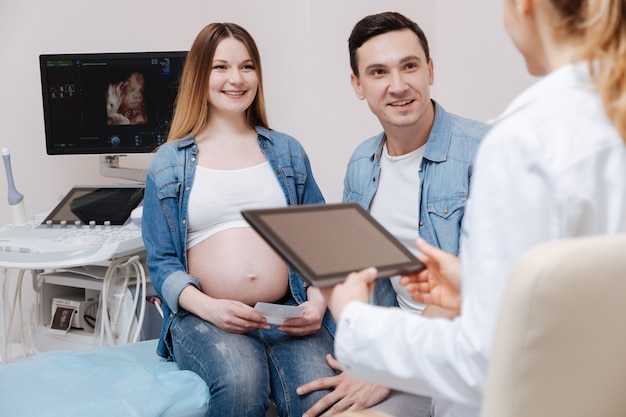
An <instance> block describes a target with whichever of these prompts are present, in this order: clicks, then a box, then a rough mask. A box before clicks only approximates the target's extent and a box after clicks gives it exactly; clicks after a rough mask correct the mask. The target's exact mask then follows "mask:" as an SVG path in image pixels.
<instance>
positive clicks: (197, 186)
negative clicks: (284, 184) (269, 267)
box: [187, 161, 287, 249]
mask: <svg viewBox="0 0 626 417" xmlns="http://www.w3.org/2000/svg"><path fill="white" fill-rule="evenodd" d="M286 205H287V200H286V199H285V194H284V193H283V190H282V188H281V186H280V183H279V182H278V179H277V178H276V175H275V174H274V171H273V170H272V167H271V166H270V163H269V162H268V161H265V162H263V163H262V164H259V165H256V166H253V167H249V168H243V169H233V170H217V169H210V168H204V167H201V166H197V167H196V173H195V177H194V182H193V187H192V188H191V193H190V194H189V210H188V219H187V226H188V231H187V249H189V248H191V247H192V246H194V245H197V244H198V243H200V242H202V241H203V240H205V239H207V238H209V237H211V236H213V235H214V234H216V233H218V232H221V231H222V230H226V229H232V228H235V227H250V226H249V224H248V222H246V221H245V220H244V218H243V217H242V216H241V210H244V209H252V208H255V209H256V208H267V207H285V206H286Z"/></svg>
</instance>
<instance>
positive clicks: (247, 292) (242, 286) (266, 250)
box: [187, 227, 289, 306]
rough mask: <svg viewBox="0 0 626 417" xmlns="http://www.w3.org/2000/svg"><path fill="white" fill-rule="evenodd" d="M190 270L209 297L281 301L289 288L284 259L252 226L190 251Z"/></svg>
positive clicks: (223, 234)
mask: <svg viewBox="0 0 626 417" xmlns="http://www.w3.org/2000/svg"><path fill="white" fill-rule="evenodd" d="M187 258H188V263H189V273H190V274H191V275H193V276H195V277H197V278H198V280H199V282H200V289H201V290H202V292H203V293H205V294H207V295H208V296H210V297H214V298H221V299H230V300H238V301H241V302H244V303H246V304H248V305H251V306H252V305H254V304H255V303H256V302H257V301H264V302H274V301H278V300H280V299H281V298H283V296H284V295H285V294H286V293H287V290H288V288H289V273H288V269H287V265H286V264H285V262H284V261H283V260H282V259H281V258H280V257H279V256H278V255H277V254H276V252H274V250H273V249H272V248H271V247H270V246H269V245H268V244H267V243H265V241H264V240H263V239H262V238H261V237H260V236H259V235H258V234H257V233H256V232H255V231H254V230H253V229H251V228H249V227H239V228H233V229H227V230H224V231H221V232H219V233H216V234H215V235H213V236H211V237H209V238H208V239H206V240H204V241H202V242H201V243H199V244H197V245H195V246H193V247H192V248H190V249H189V250H188V251H187Z"/></svg>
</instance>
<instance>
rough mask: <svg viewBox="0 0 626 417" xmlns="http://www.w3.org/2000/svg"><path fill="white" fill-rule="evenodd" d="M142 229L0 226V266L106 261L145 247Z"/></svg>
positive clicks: (40, 266) (33, 224)
mask: <svg viewBox="0 0 626 417" xmlns="http://www.w3.org/2000/svg"><path fill="white" fill-rule="evenodd" d="M143 249H144V247H143V239H142V237H141V229H140V228H139V227H138V226H137V225H135V224H133V223H131V224H128V225H124V226H103V225H97V226H85V225H82V226H74V225H71V226H70V225H68V226H65V227H61V226H59V225H54V226H51V227H50V226H47V225H42V224H40V223H37V222H31V223H26V224H25V225H20V226H15V225H6V226H3V227H1V228H0V267H4V268H19V269H45V268H61V267H72V266H79V265H88V264H93V263H98V262H104V261H108V260H111V259H115V258H120V257H122V256H128V255H132V254H136V253H139V252H141V251H143Z"/></svg>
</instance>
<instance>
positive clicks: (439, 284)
mask: <svg viewBox="0 0 626 417" xmlns="http://www.w3.org/2000/svg"><path fill="white" fill-rule="evenodd" d="M416 246H417V248H418V249H419V250H420V251H421V252H422V253H423V254H424V256H420V260H421V261H422V262H424V264H425V265H426V269H425V270H424V271H421V272H419V273H417V274H413V275H404V276H402V278H400V284H402V285H403V286H404V287H405V288H406V290H407V291H408V292H409V293H411V296H412V297H413V300H415V301H417V302H418V303H423V304H430V305H435V306H439V307H443V308H445V309H448V310H453V311H456V312H458V311H460V310H461V263H460V261H459V259H458V258H457V257H456V256H454V255H451V254H449V253H447V252H444V251H442V250H441V249H437V248H436V247H434V246H432V245H429V244H428V243H426V241H424V240H423V239H417V242H416Z"/></svg>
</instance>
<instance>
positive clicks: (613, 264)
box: [481, 235, 626, 417]
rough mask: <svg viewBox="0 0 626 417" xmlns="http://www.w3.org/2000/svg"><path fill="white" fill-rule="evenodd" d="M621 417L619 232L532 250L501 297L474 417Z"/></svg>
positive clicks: (624, 281) (625, 275) (622, 240)
mask: <svg viewBox="0 0 626 417" xmlns="http://www.w3.org/2000/svg"><path fill="white" fill-rule="evenodd" d="M541 416H549V417H577V416H581V417H583V416H584V417H590V416H598V417H613V416H622V417H623V416H626V235H615V236H592V237H585V238H577V239H570V240H562V241H556V242H551V243H547V244H542V245H539V246H537V247H535V248H532V249H531V250H529V251H528V252H527V253H525V254H524V255H523V256H522V257H521V258H520V260H519V262H518V263H517V265H516V267H515V269H514V272H513V274H512V277H511V282H510V284H509V288H508V290H507V293H506V296H505V298H504V304H503V308H502V313H501V317H500V322H499V324H498V327H497V331H496V336H495V344H494V348H493V354H492V359H491V363H490V367H489V371H488V378H487V384H486V388H485V396H484V399H483V407H482V412H481V417H541Z"/></svg>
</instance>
